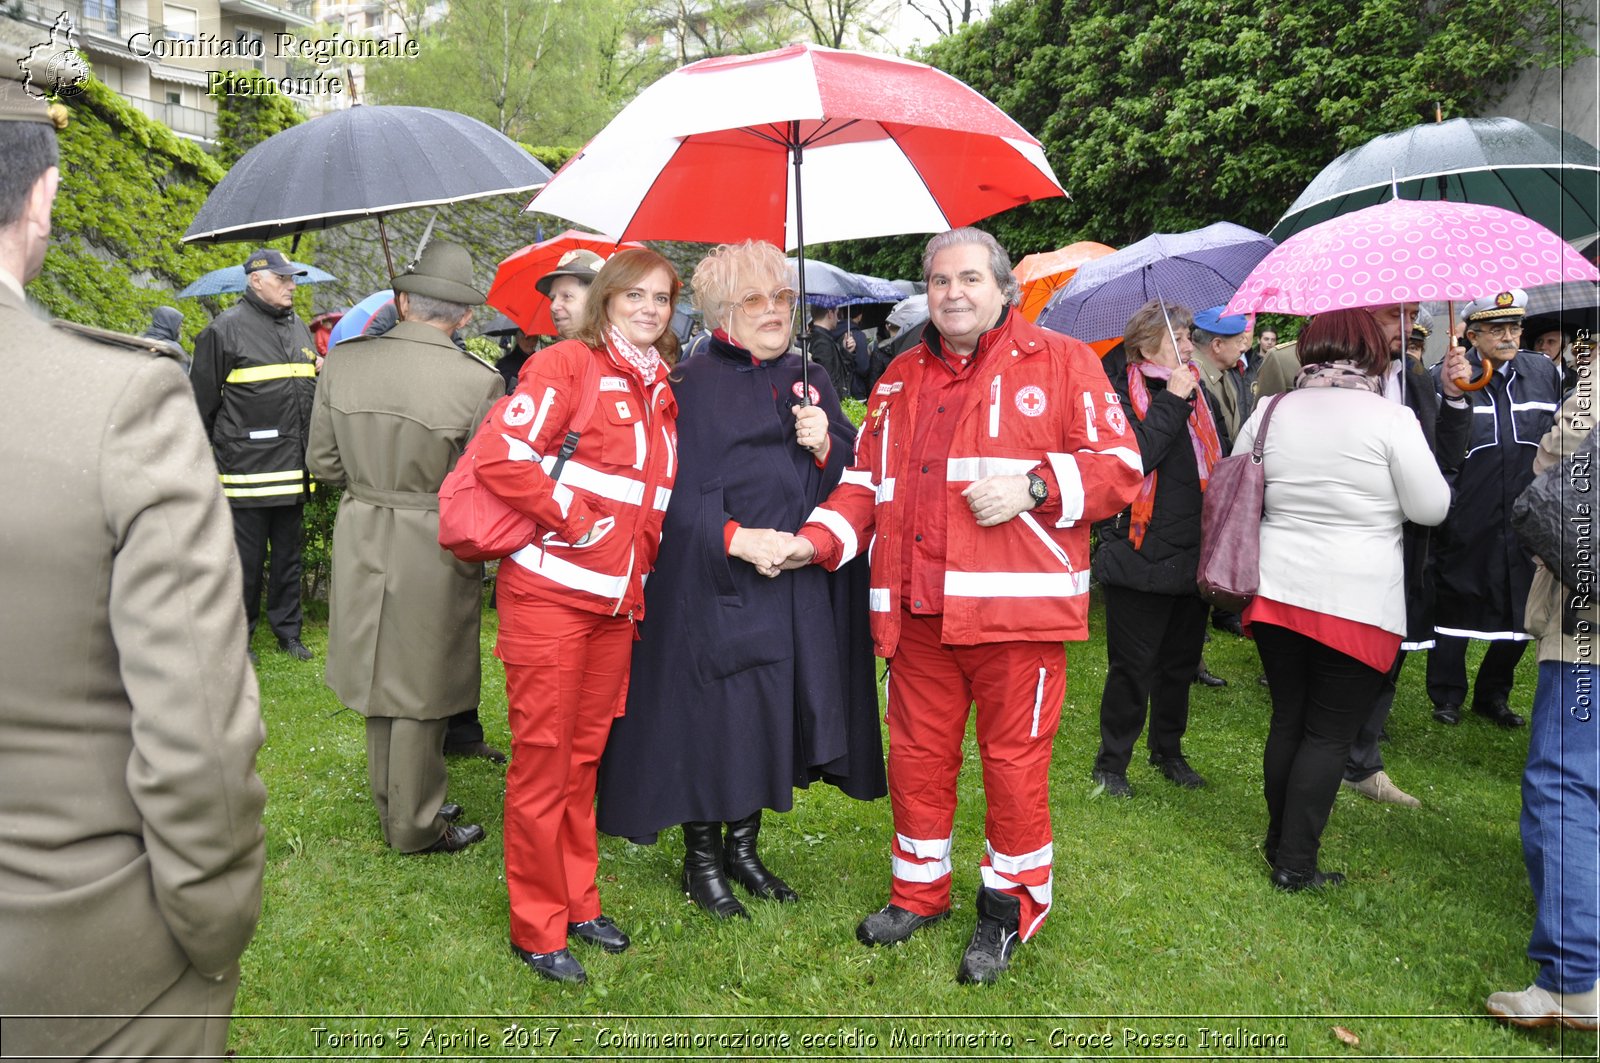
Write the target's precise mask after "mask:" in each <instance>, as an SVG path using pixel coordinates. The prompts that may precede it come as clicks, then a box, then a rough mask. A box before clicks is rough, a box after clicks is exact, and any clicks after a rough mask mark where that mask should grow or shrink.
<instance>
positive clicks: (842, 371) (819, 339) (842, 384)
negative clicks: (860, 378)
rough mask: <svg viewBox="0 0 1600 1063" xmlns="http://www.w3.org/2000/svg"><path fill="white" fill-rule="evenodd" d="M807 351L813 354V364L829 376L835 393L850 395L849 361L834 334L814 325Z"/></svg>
mask: <svg viewBox="0 0 1600 1063" xmlns="http://www.w3.org/2000/svg"><path fill="white" fill-rule="evenodd" d="M806 350H807V351H809V352H810V353H811V360H812V362H814V363H816V364H817V365H818V366H820V367H822V369H823V370H824V371H825V372H826V373H827V374H828V379H829V380H830V381H832V382H833V393H834V394H835V395H849V394H850V372H851V370H850V365H849V359H848V357H847V356H846V355H845V353H844V348H843V347H841V346H839V341H838V339H836V338H835V337H834V335H833V333H831V332H829V331H828V330H827V329H822V328H818V327H817V326H816V325H812V326H811V335H810V339H809V341H808V342H807V345H806Z"/></svg>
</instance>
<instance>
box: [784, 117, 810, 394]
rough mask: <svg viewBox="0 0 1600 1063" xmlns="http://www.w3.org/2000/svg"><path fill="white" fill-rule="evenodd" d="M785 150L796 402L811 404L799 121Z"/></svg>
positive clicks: (802, 149)
mask: <svg viewBox="0 0 1600 1063" xmlns="http://www.w3.org/2000/svg"><path fill="white" fill-rule="evenodd" d="M789 152H790V157H791V158H792V159H793V160H794V238H795V243H796V245H797V246H796V248H795V271H796V273H797V274H798V276H797V277H796V279H795V280H796V286H797V288H798V295H797V296H796V298H795V311H796V312H797V313H798V314H799V315H800V322H799V329H798V332H799V334H800V405H802V406H809V405H810V404H811V373H810V370H811V344H810V340H811V308H810V307H808V306H806V222H805V210H804V204H805V201H804V198H803V197H802V196H801V194H800V164H801V163H802V162H804V161H805V158H804V156H805V146H804V145H802V144H801V143H800V123H799V122H790V123H789Z"/></svg>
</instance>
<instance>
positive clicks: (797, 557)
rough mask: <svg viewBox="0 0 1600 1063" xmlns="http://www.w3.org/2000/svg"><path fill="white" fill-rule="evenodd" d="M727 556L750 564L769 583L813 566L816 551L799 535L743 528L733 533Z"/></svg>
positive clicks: (766, 529) (768, 529)
mask: <svg viewBox="0 0 1600 1063" xmlns="http://www.w3.org/2000/svg"><path fill="white" fill-rule="evenodd" d="M728 553H729V554H730V555H731V556H733V557H737V558H738V559H739V560H741V561H748V562H749V563H750V564H751V565H753V566H755V570H756V571H757V572H759V573H761V574H762V575H763V576H766V577H768V578H769V579H770V578H771V577H773V576H776V575H777V574H778V573H780V572H783V571H786V570H789V569H796V568H803V567H804V566H806V565H808V564H810V563H811V558H812V557H813V556H815V554H816V547H814V546H812V545H811V543H810V541H808V540H806V539H802V538H801V537H800V536H798V535H791V534H790V533H788V532H785V531H776V530H774V529H772V528H740V529H739V530H738V531H736V532H734V533H733V541H732V542H731V543H729V544H728Z"/></svg>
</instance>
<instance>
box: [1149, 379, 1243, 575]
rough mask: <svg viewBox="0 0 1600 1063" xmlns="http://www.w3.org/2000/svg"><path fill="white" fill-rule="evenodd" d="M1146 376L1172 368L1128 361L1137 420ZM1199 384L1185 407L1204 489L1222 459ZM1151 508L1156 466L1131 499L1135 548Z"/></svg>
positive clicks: (1196, 465)
mask: <svg viewBox="0 0 1600 1063" xmlns="http://www.w3.org/2000/svg"><path fill="white" fill-rule="evenodd" d="M1146 377H1150V378H1151V379H1154V380H1170V379H1171V378H1172V370H1171V369H1169V368H1167V367H1166V366H1164V365H1156V364H1155V363H1154V362H1146V361H1138V362H1129V363H1128V398H1129V399H1131V400H1132V401H1133V413H1134V416H1135V417H1137V418H1139V420H1141V421H1142V420H1144V416H1145V413H1146V412H1148V411H1149V409H1150V389H1149V387H1147V386H1146V384H1145V382H1144V381H1145V378H1146ZM1199 388H1200V384H1199V383H1198V382H1196V384H1195V396H1194V402H1193V403H1192V404H1191V406H1192V408H1191V409H1190V411H1189V443H1190V445H1192V446H1193V447H1194V464H1195V468H1196V469H1197V470H1199V473H1200V490H1201V491H1204V490H1205V489H1206V484H1208V483H1209V482H1210V481H1211V470H1212V468H1213V467H1214V466H1215V465H1216V464H1217V462H1218V461H1220V460H1221V459H1222V442H1221V441H1220V440H1219V439H1217V425H1216V422H1215V421H1213V420H1212V419H1211V406H1210V404H1208V403H1207V402H1206V399H1205V396H1204V395H1201V394H1200V393H1199ZM1155 508H1156V470H1155V469H1151V470H1150V471H1149V473H1147V474H1146V475H1145V478H1144V483H1142V484H1140V485H1139V493H1138V494H1137V495H1136V496H1134V499H1133V521H1132V524H1131V526H1130V527H1129V529H1128V540H1129V541H1130V542H1131V543H1133V548H1134V549H1135V550H1137V549H1139V548H1140V547H1142V546H1143V545H1144V533H1145V532H1146V531H1148V530H1149V528H1150V514H1151V513H1152V512H1154V510H1155Z"/></svg>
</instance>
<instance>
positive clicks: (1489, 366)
mask: <svg viewBox="0 0 1600 1063" xmlns="http://www.w3.org/2000/svg"><path fill="white" fill-rule="evenodd" d="M1497 365H1499V363H1498V362H1496V361H1495V360H1494V359H1493V358H1485V359H1484V360H1483V375H1482V376H1480V377H1479V378H1478V379H1476V380H1471V381H1468V382H1467V383H1465V384H1463V383H1461V382H1460V381H1457V382H1456V387H1458V388H1460V389H1461V390H1462V391H1482V390H1483V389H1484V388H1486V387H1488V386H1489V381H1491V380H1493V379H1494V369H1495V366H1497Z"/></svg>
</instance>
